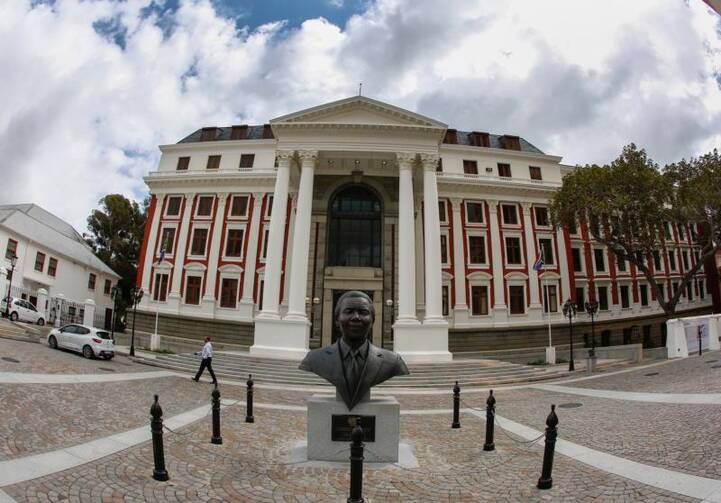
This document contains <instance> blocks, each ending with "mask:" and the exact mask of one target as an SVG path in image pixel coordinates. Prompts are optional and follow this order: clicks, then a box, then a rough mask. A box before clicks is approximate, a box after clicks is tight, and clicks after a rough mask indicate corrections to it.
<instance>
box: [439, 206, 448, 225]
mask: <svg viewBox="0 0 721 503" xmlns="http://www.w3.org/2000/svg"><path fill="white" fill-rule="evenodd" d="M438 220H440V222H441V223H445V222H447V221H448V212H447V211H446V202H445V201H438Z"/></svg>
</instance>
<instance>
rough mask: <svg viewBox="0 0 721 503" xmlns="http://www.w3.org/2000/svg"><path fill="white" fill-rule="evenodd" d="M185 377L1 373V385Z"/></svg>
mask: <svg viewBox="0 0 721 503" xmlns="http://www.w3.org/2000/svg"><path fill="white" fill-rule="evenodd" d="M174 376H181V377H185V374H179V373H177V372H170V371H167V370H157V371H153V372H125V373H121V374H26V373H23V372H0V384H79V383H92V382H120V381H135V380H138V379H157V378H158V377H174Z"/></svg>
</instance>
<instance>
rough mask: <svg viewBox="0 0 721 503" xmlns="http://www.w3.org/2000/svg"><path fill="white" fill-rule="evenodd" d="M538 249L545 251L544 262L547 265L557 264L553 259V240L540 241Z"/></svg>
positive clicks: (544, 239)
mask: <svg viewBox="0 0 721 503" xmlns="http://www.w3.org/2000/svg"><path fill="white" fill-rule="evenodd" d="M538 247H539V249H540V250H542V251H543V262H544V263H545V264H547V265H554V264H555V263H556V262H555V260H554V258H553V240H552V239H548V238H543V239H539V240H538Z"/></svg>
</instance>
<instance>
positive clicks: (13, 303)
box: [0, 297, 45, 326]
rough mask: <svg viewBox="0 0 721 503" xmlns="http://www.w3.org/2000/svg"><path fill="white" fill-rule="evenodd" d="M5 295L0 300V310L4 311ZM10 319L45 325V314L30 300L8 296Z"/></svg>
mask: <svg viewBox="0 0 721 503" xmlns="http://www.w3.org/2000/svg"><path fill="white" fill-rule="evenodd" d="M6 306H7V297H5V298H4V299H3V300H2V302H0V312H2V313H5V312H6V309H7V307H6ZM10 320H12V321H28V322H30V323H37V324H38V325H40V326H42V325H45V315H44V314H42V313H40V312H38V310H37V309H36V308H35V306H33V305H32V304H31V303H30V302H28V301H27V300H23V299H17V298H15V297H10Z"/></svg>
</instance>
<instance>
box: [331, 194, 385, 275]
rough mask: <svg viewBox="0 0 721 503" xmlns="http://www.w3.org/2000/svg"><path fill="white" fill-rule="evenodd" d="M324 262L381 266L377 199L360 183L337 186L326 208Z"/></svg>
mask: <svg viewBox="0 0 721 503" xmlns="http://www.w3.org/2000/svg"><path fill="white" fill-rule="evenodd" d="M328 216H329V219H330V225H329V229H328V265H330V266H345V267H380V266H381V202H380V200H379V199H378V196H377V195H376V194H375V192H373V191H372V190H370V189H368V188H367V187H365V186H363V185H350V186H348V187H346V188H344V189H341V190H340V191H339V192H338V193H337V194H336V195H335V197H334V198H333V199H332V200H331V203H330V208H329V211H328Z"/></svg>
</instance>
